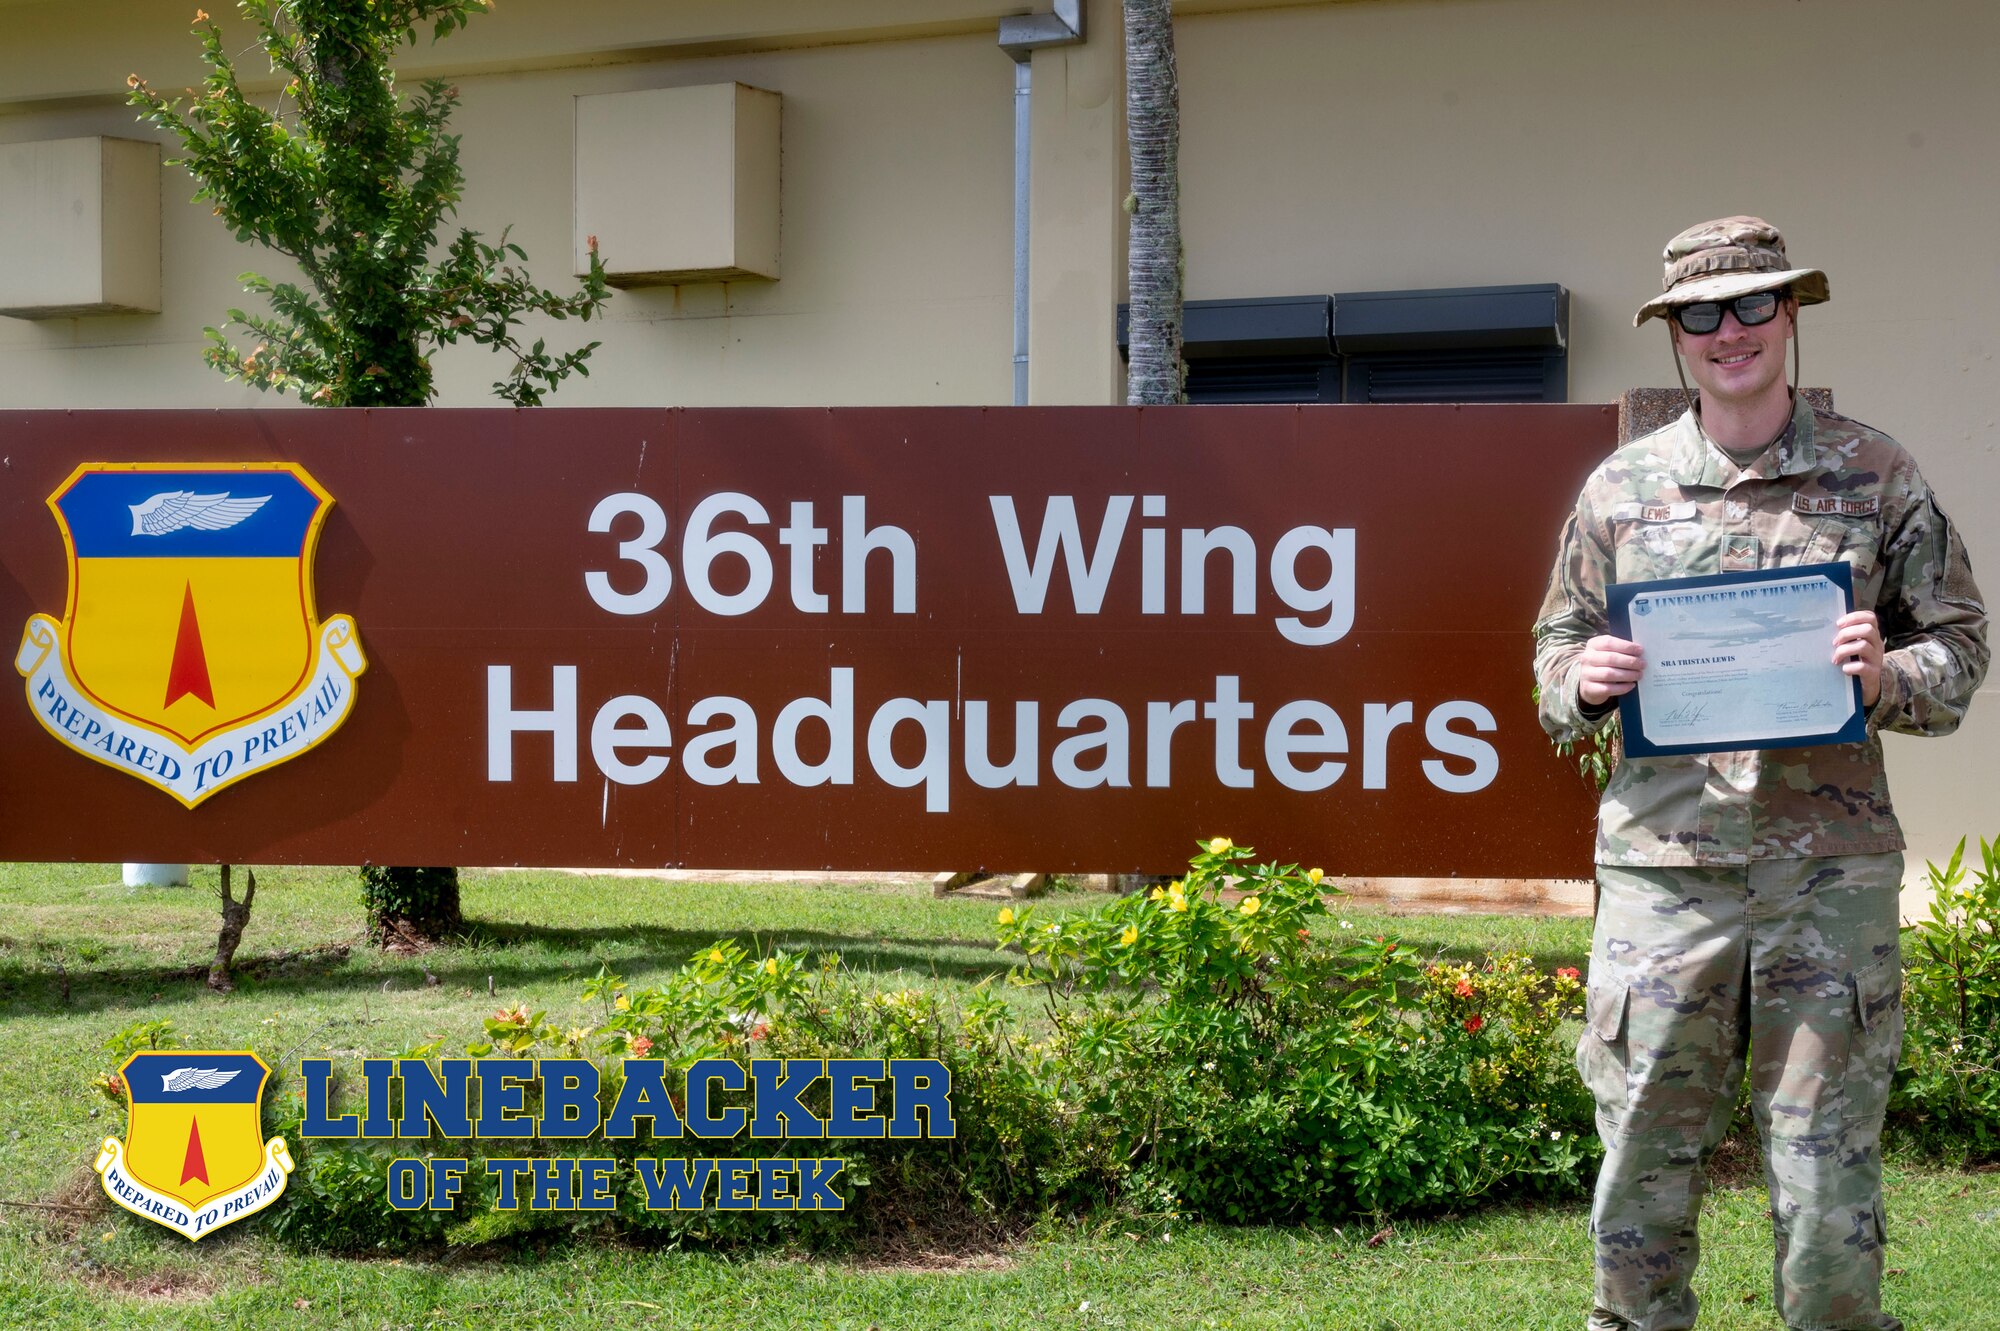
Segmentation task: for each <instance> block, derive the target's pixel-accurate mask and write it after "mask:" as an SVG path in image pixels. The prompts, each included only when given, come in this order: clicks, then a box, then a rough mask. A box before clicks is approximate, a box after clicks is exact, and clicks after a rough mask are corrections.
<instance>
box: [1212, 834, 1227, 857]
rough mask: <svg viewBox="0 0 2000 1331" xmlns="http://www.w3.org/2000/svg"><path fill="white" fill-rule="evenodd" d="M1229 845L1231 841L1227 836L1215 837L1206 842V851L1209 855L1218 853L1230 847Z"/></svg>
mask: <svg viewBox="0 0 2000 1331" xmlns="http://www.w3.org/2000/svg"><path fill="white" fill-rule="evenodd" d="M1231 845H1232V843H1231V842H1230V840H1229V838H1228V837H1226V836H1219V837H1216V838H1215V839H1214V840H1212V841H1210V842H1209V843H1208V853H1209V854H1211V855H1220V854H1221V853H1222V852H1223V851H1225V850H1228V849H1230V848H1231Z"/></svg>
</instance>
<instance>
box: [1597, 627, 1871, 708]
mask: <svg viewBox="0 0 2000 1331" xmlns="http://www.w3.org/2000/svg"><path fill="white" fill-rule="evenodd" d="M1868 618H1869V621H1870V622H1871V623H1872V622H1873V621H1874V618H1875V617H1874V616H1873V615H1870V616H1869V617H1868ZM1842 622H1843V623H1845V622H1846V621H1845V620H1843V621H1842ZM1877 641H1878V642H1879V641H1880V639H1879V638H1878V639H1877ZM1876 659H1877V660H1878V661H1879V660H1880V659H1881V656H1880V653H1879V652H1878V653H1877V655H1876ZM1576 660H1577V670H1576V678H1577V686H1576V691H1577V696H1578V697H1580V698H1582V699H1583V701H1584V704H1585V705H1586V706H1589V707H1602V706H1604V704H1605V703H1607V702H1610V701H1611V700H1612V699H1613V698H1616V697H1617V696H1618V695H1620V694H1621V693H1630V692H1631V691H1632V689H1633V686H1634V685H1636V684H1638V682H1639V676H1640V675H1642V674H1644V673H1645V671H1646V654H1645V652H1644V650H1643V649H1641V648H1640V646H1639V644H1638V643H1636V642H1627V641H1626V640H1625V639H1623V638H1614V637H1612V636H1611V635H1610V634H1608V633H1600V634H1598V635H1597V636H1596V637H1594V638H1592V639H1591V640H1590V641H1589V642H1587V643H1585V644H1584V645H1583V655H1582V656H1579V657H1577V659H1576Z"/></svg>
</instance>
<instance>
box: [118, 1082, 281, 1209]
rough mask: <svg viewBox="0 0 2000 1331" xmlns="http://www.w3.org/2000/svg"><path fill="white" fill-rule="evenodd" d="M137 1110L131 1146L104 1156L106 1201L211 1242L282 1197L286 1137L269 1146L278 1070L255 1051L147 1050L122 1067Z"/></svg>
mask: <svg viewBox="0 0 2000 1331" xmlns="http://www.w3.org/2000/svg"><path fill="white" fill-rule="evenodd" d="M118 1075H119V1077H120V1078H121V1079H122V1080H123V1081H124V1083H125V1098H126V1100H127V1101H128V1102H129V1104H130V1105H131V1113H130V1117H129V1118H128V1119H127V1120H126V1124H125V1140H124V1141H123V1142H120V1141H119V1140H118V1139H117V1138H116V1137H106V1138H105V1139H104V1146H103V1149H102V1150H100V1151H99V1152H98V1153H97V1173H98V1175H99V1177H100V1179H101V1180H102V1181H103V1184H104V1192H105V1195H106V1196H108V1197H110V1198H111V1200H112V1201H114V1202H116V1203H118V1204H119V1205H120V1206H122V1207H124V1208H125V1209H126V1210H128V1211H130V1212H131V1213H132V1214H133V1215H136V1216H142V1217H144V1218H145V1219H147V1220H151V1221H153V1222H154V1223H155V1224H159V1225H165V1226H166V1227H167V1228H168V1229H171V1230H173V1231H174V1232H175V1233H177V1234H180V1235H182V1236H183V1237H185V1238H189V1239H200V1238H205V1237H206V1236H208V1235H209V1234H212V1233H214V1232H215V1231H216V1230H218V1229H220V1228H222V1227H223V1226H224V1225H227V1224H230V1223H232V1222H234V1221H237V1220H241V1219H242V1218H243V1217H244V1216H247V1215H255V1214H256V1213H257V1212H259V1211H261V1210H263V1209H264V1208H265V1207H267V1206H269V1205H270V1204H271V1203H272V1202H275V1201H277V1200H278V1198H279V1197H280V1196H282V1195H283V1194H284V1191H285V1182H286V1179H287V1178H288V1176H289V1175H290V1174H291V1172H292V1167H293V1166H292V1156H291V1151H290V1149H289V1148H288V1147H287V1146H286V1145H285V1139H284V1138H283V1137H273V1138H271V1139H270V1140H269V1141H266V1140H264V1131H263V1127H262V1108H263V1098H264V1083H265V1081H266V1080H268V1079H269V1077H270V1075H271V1069H270V1068H268V1067H266V1066H264V1060H263V1059H261V1058H259V1057H257V1055H255V1054H253V1053H250V1052H249V1051H247V1050H241V1049H238V1050H230V1051H227V1052H218V1051H189V1050H185V1049H142V1050H140V1051H139V1052H138V1053H136V1054H134V1055H132V1057H130V1058H128V1059H126V1060H125V1066H124V1067H122V1068H120V1069H119V1070H118Z"/></svg>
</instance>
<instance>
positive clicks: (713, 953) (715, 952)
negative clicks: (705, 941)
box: [708, 947, 729, 966]
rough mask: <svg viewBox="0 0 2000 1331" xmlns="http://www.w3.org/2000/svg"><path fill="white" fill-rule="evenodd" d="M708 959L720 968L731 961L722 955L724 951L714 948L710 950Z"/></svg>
mask: <svg viewBox="0 0 2000 1331" xmlns="http://www.w3.org/2000/svg"><path fill="white" fill-rule="evenodd" d="M708 959H709V960H710V961H712V962H714V963H715V964H716V965H718V966H720V965H722V964H723V963H724V962H725V961H727V960H729V958H727V957H725V956H723V955H722V949H721V948H719V947H712V948H710V949H709V950H708Z"/></svg>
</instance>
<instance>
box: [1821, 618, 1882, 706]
mask: <svg viewBox="0 0 2000 1331" xmlns="http://www.w3.org/2000/svg"><path fill="white" fill-rule="evenodd" d="M1833 630H1834V632H1833V663H1834V664H1835V665H1837V666H1839V667H1840V668H1841V669H1842V670H1843V671H1845V672H1846V673H1847V674H1850V675H1857V676H1859V677H1860V679H1861V705H1862V706H1863V707H1873V706H1874V705H1875V700H1876V699H1877V698H1879V697H1881V696H1882V626H1881V624H1880V623H1879V622H1878V621H1877V620H1876V618H1875V612H1874V611H1873V610H1853V611H1850V612H1848V613H1847V614H1844V615H1842V616H1841V617H1840V618H1839V619H1836V620H1834V621H1833Z"/></svg>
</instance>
